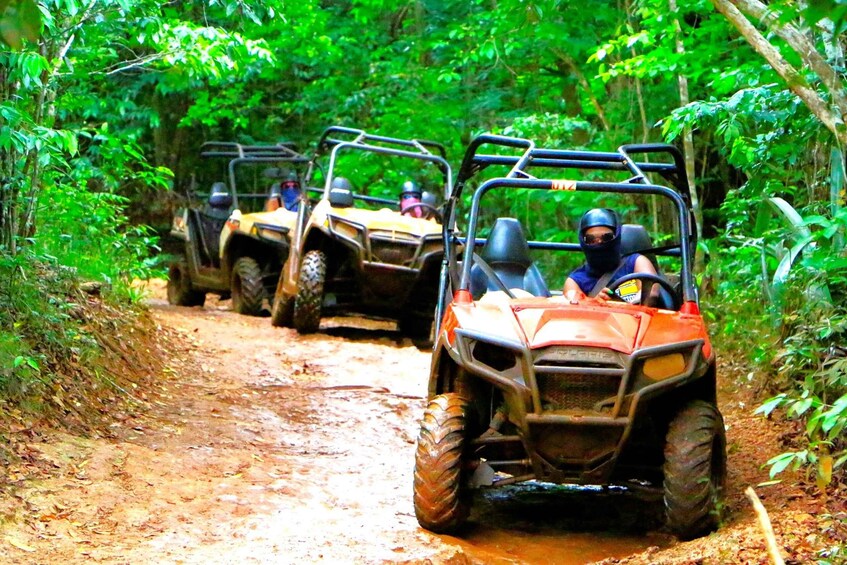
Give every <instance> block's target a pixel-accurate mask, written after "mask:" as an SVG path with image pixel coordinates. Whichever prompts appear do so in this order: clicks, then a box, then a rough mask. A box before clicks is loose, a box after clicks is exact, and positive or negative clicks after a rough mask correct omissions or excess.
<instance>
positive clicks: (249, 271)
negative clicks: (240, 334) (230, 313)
mask: <svg viewBox="0 0 847 565" xmlns="http://www.w3.org/2000/svg"><path fill="white" fill-rule="evenodd" d="M236 278H238V279H240V284H236ZM264 299H265V286H264V284H263V282H262V268H261V267H260V266H259V263H257V262H256V260H255V259H253V258H252V257H241V258H239V259H238V260H237V261H236V262H235V265H233V267H232V308H233V310H235V311H236V312H238V313H239V314H244V315H247V316H258V315H259V314H260V313H261V312H262V301H263V300H264Z"/></svg>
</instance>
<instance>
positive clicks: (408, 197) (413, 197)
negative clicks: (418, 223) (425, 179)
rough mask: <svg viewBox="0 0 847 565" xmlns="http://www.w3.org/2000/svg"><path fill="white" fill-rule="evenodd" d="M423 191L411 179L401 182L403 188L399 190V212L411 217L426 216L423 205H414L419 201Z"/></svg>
mask: <svg viewBox="0 0 847 565" xmlns="http://www.w3.org/2000/svg"><path fill="white" fill-rule="evenodd" d="M422 196H423V193H422V192H421V189H420V188H418V185H417V184H415V183H414V182H413V181H410V180H407V181H406V182H404V183H403V188H402V189H401V190H400V213H401V214H403V215H405V216H412V217H413V218H423V217H426V210H425V209H424V207H423V206H414V204H420V203H421V197H422Z"/></svg>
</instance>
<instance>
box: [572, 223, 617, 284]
mask: <svg viewBox="0 0 847 565" xmlns="http://www.w3.org/2000/svg"><path fill="white" fill-rule="evenodd" d="M579 246H580V247H581V248H582V252H583V253H585V262H586V263H587V264H588V272H589V273H590V274H591V275H592V276H594V277H599V276H601V275H603V274H605V273H608V272H609V271H611V270H613V269H615V268H616V267H617V266H618V265H620V262H621V228H620V226H618V228H617V229H616V230H615V238H614V239H613V240H612V241H607V242H605V243H597V244H595V245H588V244H587V243H585V235H580V236H579Z"/></svg>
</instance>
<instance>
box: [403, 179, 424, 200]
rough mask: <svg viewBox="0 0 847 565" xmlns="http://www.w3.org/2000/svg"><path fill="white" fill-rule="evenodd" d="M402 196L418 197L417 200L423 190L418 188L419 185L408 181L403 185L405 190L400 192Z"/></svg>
mask: <svg viewBox="0 0 847 565" xmlns="http://www.w3.org/2000/svg"><path fill="white" fill-rule="evenodd" d="M400 195H401V196H407V195H408V196H416V197H417V198H420V197H421V189H420V188H418V185H417V184H416V183H415V182H414V181H410V180H407V181H406V182H404V183H403V188H402V189H401V190H400Z"/></svg>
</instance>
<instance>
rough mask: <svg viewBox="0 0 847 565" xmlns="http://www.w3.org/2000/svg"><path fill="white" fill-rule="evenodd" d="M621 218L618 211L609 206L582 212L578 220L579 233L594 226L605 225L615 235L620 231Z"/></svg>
mask: <svg viewBox="0 0 847 565" xmlns="http://www.w3.org/2000/svg"><path fill="white" fill-rule="evenodd" d="M620 225H621V220H620V217H618V213H617V212H615V211H614V210H611V209H609V208H594V209H591V210H589V211H588V212H586V213H585V214H583V216H582V219H581V220H580V221H579V235H580V236H582V234H584V233H585V230H587V229H589V228H596V227H600V226H603V227H607V228H609V229H610V230H612V231H613V232H614V233H615V234H616V235H617V234H618V233H619V231H620Z"/></svg>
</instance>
